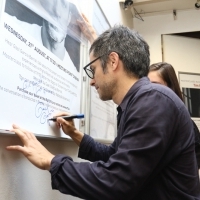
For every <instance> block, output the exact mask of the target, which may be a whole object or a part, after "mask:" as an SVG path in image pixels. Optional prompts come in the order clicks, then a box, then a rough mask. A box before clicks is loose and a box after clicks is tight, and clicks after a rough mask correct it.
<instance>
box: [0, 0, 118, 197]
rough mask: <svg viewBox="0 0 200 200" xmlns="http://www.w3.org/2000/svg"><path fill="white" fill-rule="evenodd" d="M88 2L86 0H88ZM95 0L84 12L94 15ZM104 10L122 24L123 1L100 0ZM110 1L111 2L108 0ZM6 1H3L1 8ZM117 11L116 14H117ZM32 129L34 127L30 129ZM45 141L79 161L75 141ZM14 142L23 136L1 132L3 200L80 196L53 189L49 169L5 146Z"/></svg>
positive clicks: (0, 194) (0, 189) (54, 150)
mask: <svg viewBox="0 0 200 200" xmlns="http://www.w3.org/2000/svg"><path fill="white" fill-rule="evenodd" d="M84 1H85V0H84ZM91 2H92V0H87V3H85V4H84V3H82V4H81V5H82V7H83V8H82V12H84V13H85V14H86V15H87V16H91V12H92V11H91V10H90V9H91V6H88V5H91V4H90V3H91ZM99 2H101V5H102V6H103V5H104V6H103V7H102V9H103V10H105V13H106V15H108V16H107V18H108V20H109V22H110V24H111V25H113V24H115V23H120V20H121V18H120V17H119V18H118V16H121V13H120V9H119V2H118V1H116V0H112V2H109V5H111V3H112V12H110V13H109V10H108V9H106V6H105V2H104V0H99ZM106 3H107V2H106ZM1 5H2V1H0V9H1ZM87 9H88V10H87ZM113 13H114V14H113ZM116 16H117V17H116ZM30 131H31V130H30ZM39 140H40V141H41V143H42V144H43V145H44V146H45V147H46V148H47V149H48V150H49V151H50V152H52V153H53V154H67V155H69V156H71V157H72V158H73V159H74V160H75V161H81V159H78V158H77V152H78V148H77V146H76V144H75V143H74V142H72V141H67V140H56V139H39ZM11 144H20V141H19V139H18V138H17V137H16V136H13V135H3V134H0V177H1V181H0V199H1V200H72V199H78V198H75V197H72V196H68V195H64V194H61V193H60V192H59V191H53V190H52V189H51V179H50V174H49V172H48V171H42V170H39V169H37V168H36V167H35V166H33V165H32V164H30V163H29V162H28V161H27V159H25V158H24V156H23V155H21V154H20V153H17V152H8V151H7V150H5V147H6V146H8V145H11Z"/></svg>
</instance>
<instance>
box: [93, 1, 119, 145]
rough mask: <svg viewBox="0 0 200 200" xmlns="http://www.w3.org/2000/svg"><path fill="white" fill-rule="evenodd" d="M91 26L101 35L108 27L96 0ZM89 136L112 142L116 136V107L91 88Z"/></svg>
mask: <svg viewBox="0 0 200 200" xmlns="http://www.w3.org/2000/svg"><path fill="white" fill-rule="evenodd" d="M93 26H94V28H95V29H96V32H97V34H101V33H102V32H103V31H105V30H107V29H108V28H109V27H110V26H109V24H108V22H107V20H106V18H105V16H104V15H103V13H102V11H101V9H100V8H99V5H98V4H97V2H96V0H94V12H93ZM90 110H91V111H90V135H91V136H92V137H94V138H97V139H103V140H110V141H112V140H114V138H115V136H116V121H117V117H116V105H115V104H114V103H113V101H102V100H101V99H99V95H98V93H97V91H96V89H95V88H91V108H90Z"/></svg>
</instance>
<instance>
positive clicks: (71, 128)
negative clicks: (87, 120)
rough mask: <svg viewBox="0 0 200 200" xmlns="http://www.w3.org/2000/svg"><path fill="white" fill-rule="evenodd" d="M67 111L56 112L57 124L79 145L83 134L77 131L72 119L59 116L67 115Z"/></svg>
mask: <svg viewBox="0 0 200 200" xmlns="http://www.w3.org/2000/svg"><path fill="white" fill-rule="evenodd" d="M68 115H69V113H66V112H61V113H58V114H57V115H56V116H54V117H57V120H56V123H57V126H58V127H61V128H62V130H63V132H64V133H65V134H67V135H69V136H70V137H71V138H72V140H74V142H75V143H76V144H77V145H78V146H80V143H81V140H82V139H83V136H84V134H83V133H81V132H80V131H78V130H77V129H76V127H75V125H74V121H73V119H69V120H64V119H63V118H62V117H61V116H68Z"/></svg>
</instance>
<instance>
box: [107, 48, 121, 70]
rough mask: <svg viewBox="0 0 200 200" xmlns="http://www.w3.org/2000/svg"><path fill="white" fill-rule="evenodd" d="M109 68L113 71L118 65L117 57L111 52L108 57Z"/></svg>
mask: <svg viewBox="0 0 200 200" xmlns="http://www.w3.org/2000/svg"><path fill="white" fill-rule="evenodd" d="M109 59H110V62H111V66H112V69H113V70H116V69H117V67H118V65H119V55H118V53H116V52H111V53H110V55H109Z"/></svg>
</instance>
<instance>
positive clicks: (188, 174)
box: [7, 25, 200, 200]
mask: <svg viewBox="0 0 200 200" xmlns="http://www.w3.org/2000/svg"><path fill="white" fill-rule="evenodd" d="M149 56H150V55H149V46H148V44H147V43H146V42H145V41H144V39H143V38H142V37H141V36H140V35H139V34H138V33H137V32H135V31H132V30H130V29H128V28H127V27H124V26H120V25H119V26H114V27H113V28H111V29H109V30H107V31H105V32H104V33H102V34H101V35H100V36H99V37H98V38H97V39H96V40H95V41H94V42H93V44H92V45H91V47H90V63H89V64H88V65H86V66H85V67H84V70H85V72H86V73H87V75H88V76H89V77H90V78H91V82H90V85H91V86H93V87H95V89H96V90H97V92H98V94H99V97H100V99H101V100H103V101H107V100H113V101H114V103H116V104H117V105H118V107H117V111H118V115H117V136H116V138H115V140H114V141H113V143H112V144H110V145H105V144H101V143H99V142H97V141H95V140H94V139H93V138H92V137H90V136H89V135H87V134H84V133H82V132H80V131H79V130H77V129H76V127H75V126H74V122H73V120H68V121H66V120H64V119H63V118H62V117H61V116H63V115H68V113H60V114H58V115H57V121H56V123H57V125H58V127H61V128H62V129H63V131H64V132H65V133H66V134H67V135H69V136H70V137H71V138H72V139H73V140H74V142H75V143H76V144H77V145H78V146H79V147H80V148H79V157H80V158H83V159H86V160H89V161H91V162H92V163H91V162H80V163H77V162H74V161H73V160H72V158H71V157H69V156H66V155H62V154H58V155H53V154H52V153H50V152H49V151H48V150H47V149H46V148H45V147H44V146H43V145H42V144H41V143H40V142H39V141H38V140H37V138H36V137H35V136H34V134H32V133H30V132H29V131H26V130H24V129H22V128H20V127H18V126H16V125H13V130H12V131H13V132H15V133H16V134H17V135H18V136H19V137H20V139H21V141H22V143H23V145H22V146H20V145H11V146H8V147H7V149H8V150H13V151H18V152H21V153H23V154H24V156H26V157H27V159H28V160H29V161H30V162H31V163H33V164H34V165H35V166H36V167H38V168H40V169H44V170H49V171H50V173H51V181H52V188H53V189H57V190H59V191H60V192H62V193H65V194H70V195H73V196H77V197H80V198H83V199H99V200H102V199H106V200H112V199H114V200H122V199H126V200H149V199H152V200H169V199H170V200H182V199H184V200H186V199H187V200H194V199H195V200H197V199H200V190H199V188H200V184H199V176H198V168H197V161H196V157H195V145H194V134H193V126H192V122H191V119H190V115H189V113H188V111H187V109H186V107H185V105H184V103H183V102H182V101H181V100H180V98H179V97H178V96H177V95H176V94H175V93H174V92H173V91H172V90H171V89H169V88H167V87H165V86H163V85H160V84H153V83H151V82H150V80H149V79H148V78H147V75H148V72H149V62H150V59H149Z"/></svg>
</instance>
